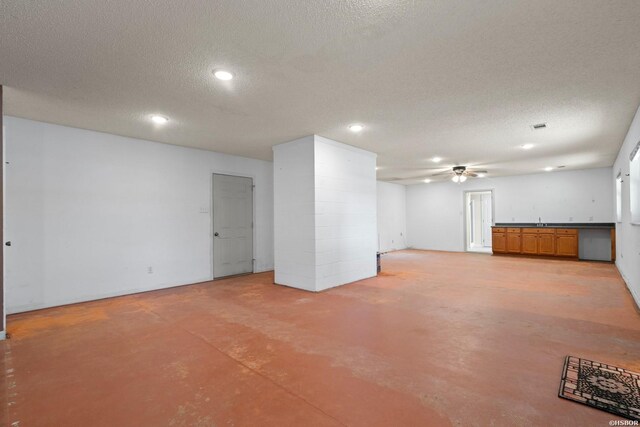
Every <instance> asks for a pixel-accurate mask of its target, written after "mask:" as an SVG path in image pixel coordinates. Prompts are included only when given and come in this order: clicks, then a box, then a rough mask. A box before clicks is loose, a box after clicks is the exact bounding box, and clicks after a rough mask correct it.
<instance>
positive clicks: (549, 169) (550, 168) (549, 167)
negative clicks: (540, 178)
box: [544, 166, 553, 172]
mask: <svg viewBox="0 0 640 427" xmlns="http://www.w3.org/2000/svg"><path fill="white" fill-rule="evenodd" d="M544 170H545V171H546V172H551V171H552V170H553V168H552V167H551V166H547V167H546V168H544Z"/></svg>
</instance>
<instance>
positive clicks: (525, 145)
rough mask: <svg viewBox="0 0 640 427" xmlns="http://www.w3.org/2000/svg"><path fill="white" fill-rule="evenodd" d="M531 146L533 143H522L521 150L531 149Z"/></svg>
mask: <svg viewBox="0 0 640 427" xmlns="http://www.w3.org/2000/svg"><path fill="white" fill-rule="evenodd" d="M532 148H533V144H524V145H523V146H522V149H523V150H531V149H532Z"/></svg>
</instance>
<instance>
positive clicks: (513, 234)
mask: <svg viewBox="0 0 640 427" xmlns="http://www.w3.org/2000/svg"><path fill="white" fill-rule="evenodd" d="M512 230H514V229H512V228H510V229H508V230H507V252H508V253H512V254H519V253H520V252H521V251H522V235H521V234H520V229H519V228H518V229H517V230H518V231H512Z"/></svg>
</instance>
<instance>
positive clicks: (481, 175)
mask: <svg viewBox="0 0 640 427" xmlns="http://www.w3.org/2000/svg"><path fill="white" fill-rule="evenodd" d="M485 176H487V175H486V174H484V173H479V174H478V178H484V177H485Z"/></svg>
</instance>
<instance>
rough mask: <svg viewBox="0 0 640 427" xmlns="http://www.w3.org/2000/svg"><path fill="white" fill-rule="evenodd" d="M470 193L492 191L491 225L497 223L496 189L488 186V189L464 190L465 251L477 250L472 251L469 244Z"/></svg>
mask: <svg viewBox="0 0 640 427" xmlns="http://www.w3.org/2000/svg"><path fill="white" fill-rule="evenodd" d="M469 193H491V225H492V226H494V225H496V220H495V218H496V198H495V189H493V188H487V189H477V190H464V191H463V192H462V245H463V247H464V252H476V251H470V250H469V246H468V244H467V228H468V227H467V220H468V218H467V215H468V213H467V204H466V203H467V194H469Z"/></svg>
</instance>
